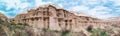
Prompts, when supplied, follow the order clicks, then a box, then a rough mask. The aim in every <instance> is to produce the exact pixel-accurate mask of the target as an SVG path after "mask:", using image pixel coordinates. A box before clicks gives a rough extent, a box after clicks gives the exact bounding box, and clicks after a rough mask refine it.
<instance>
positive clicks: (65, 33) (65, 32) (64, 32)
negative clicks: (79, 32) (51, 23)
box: [61, 30, 70, 36]
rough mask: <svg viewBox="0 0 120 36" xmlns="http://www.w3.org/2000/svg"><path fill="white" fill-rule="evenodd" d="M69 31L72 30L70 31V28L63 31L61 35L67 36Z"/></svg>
mask: <svg viewBox="0 0 120 36" xmlns="http://www.w3.org/2000/svg"><path fill="white" fill-rule="evenodd" d="M69 33H70V31H69V30H66V31H62V34H61V36H67V34H69Z"/></svg>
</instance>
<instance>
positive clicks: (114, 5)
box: [0, 0, 120, 19]
mask: <svg viewBox="0 0 120 36" xmlns="http://www.w3.org/2000/svg"><path fill="white" fill-rule="evenodd" d="M47 3H52V4H56V5H58V6H60V7H62V8H64V9H67V10H72V11H76V12H80V13H86V14H89V15H93V16H95V17H98V18H101V19H105V18H110V17H120V0H0V12H1V13H3V14H5V15H6V16H7V17H9V18H11V17H14V16H15V15H17V14H18V13H20V12H23V11H26V10H27V9H30V8H32V7H36V6H40V5H43V4H47Z"/></svg>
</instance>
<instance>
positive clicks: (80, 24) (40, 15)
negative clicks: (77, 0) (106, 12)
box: [12, 4, 120, 36]
mask: <svg viewBox="0 0 120 36" xmlns="http://www.w3.org/2000/svg"><path fill="white" fill-rule="evenodd" d="M26 12H27V13H24V14H18V15H17V16H16V17H14V18H13V19H12V20H14V22H16V23H27V24H28V25H29V26H31V27H32V28H33V30H32V32H34V33H40V34H39V36H41V35H42V36H49V35H50V36H56V35H54V34H55V32H41V31H40V30H42V29H50V30H56V31H65V30H70V31H72V32H81V31H83V32H84V33H72V34H73V35H72V36H80V34H82V35H83V36H88V35H89V32H87V31H86V29H87V27H88V26H89V25H92V26H93V29H96V28H100V29H107V28H110V27H114V28H119V27H120V20H119V21H118V20H113V19H112V20H102V19H98V18H94V17H92V16H89V15H86V14H79V13H74V12H71V11H67V10H65V9H62V8H59V7H56V6H55V5H52V4H47V5H44V6H40V7H37V8H33V9H30V10H28V11H26ZM108 26H110V27H108ZM43 34H46V35H43ZM75 34H76V35H75ZM85 34H87V35H85ZM33 35H34V36H35V35H36V34H33ZM82 35H81V36H82ZM36 36H37V35H36ZM57 36H59V33H58V35H57Z"/></svg>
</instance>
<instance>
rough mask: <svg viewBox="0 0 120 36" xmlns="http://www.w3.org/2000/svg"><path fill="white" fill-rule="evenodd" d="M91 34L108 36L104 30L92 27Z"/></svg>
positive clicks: (93, 35)
mask: <svg viewBox="0 0 120 36" xmlns="http://www.w3.org/2000/svg"><path fill="white" fill-rule="evenodd" d="M91 33H92V35H91V36H108V34H107V33H106V32H105V31H102V30H101V29H93V30H92V32H91Z"/></svg>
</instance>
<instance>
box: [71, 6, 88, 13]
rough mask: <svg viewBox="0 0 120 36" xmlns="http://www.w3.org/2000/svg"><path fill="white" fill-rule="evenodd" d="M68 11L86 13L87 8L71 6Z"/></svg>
mask: <svg viewBox="0 0 120 36" xmlns="http://www.w3.org/2000/svg"><path fill="white" fill-rule="evenodd" d="M69 9H70V10H73V11H81V12H86V11H88V9H89V8H88V7H87V6H84V5H81V6H73V7H72V8H69Z"/></svg>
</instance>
